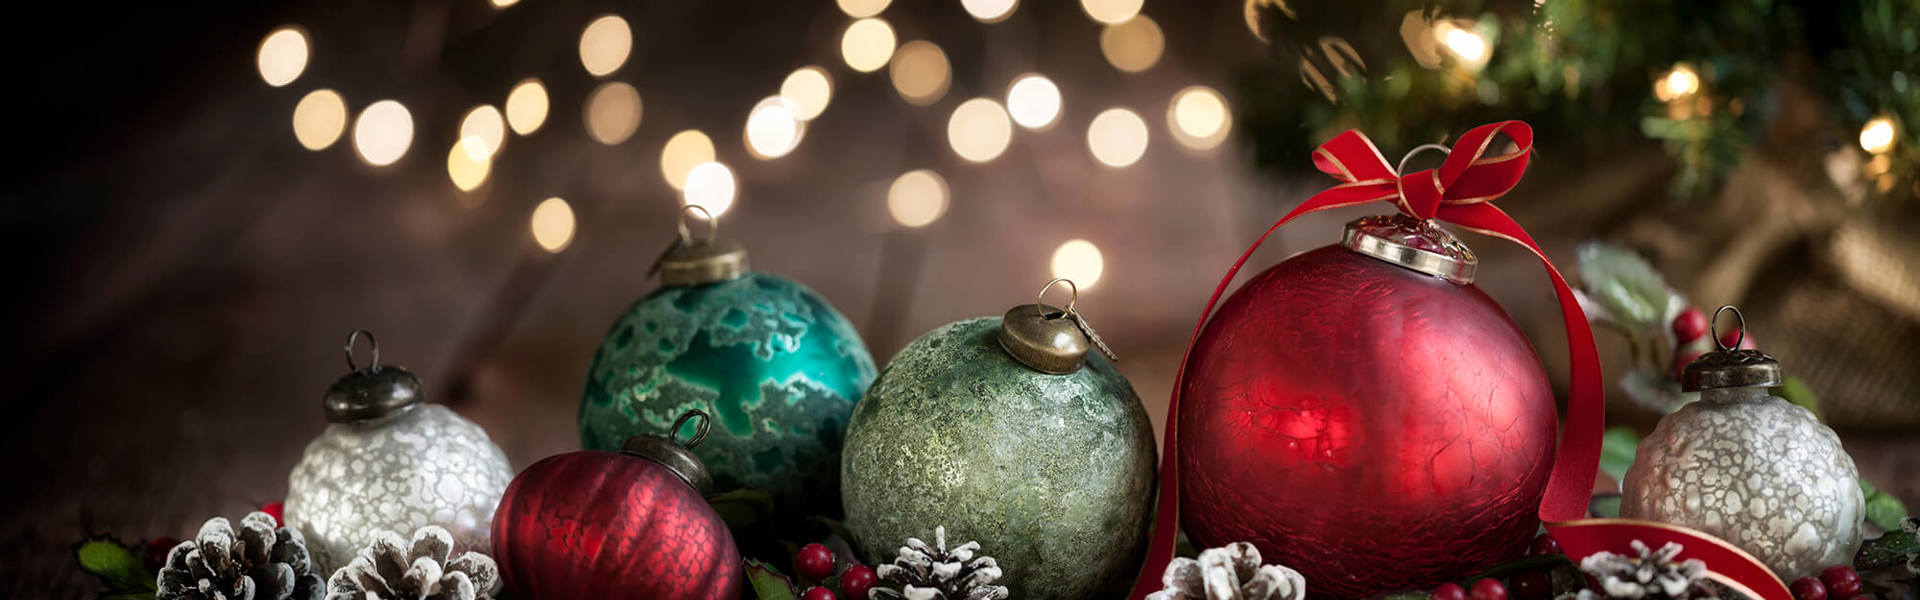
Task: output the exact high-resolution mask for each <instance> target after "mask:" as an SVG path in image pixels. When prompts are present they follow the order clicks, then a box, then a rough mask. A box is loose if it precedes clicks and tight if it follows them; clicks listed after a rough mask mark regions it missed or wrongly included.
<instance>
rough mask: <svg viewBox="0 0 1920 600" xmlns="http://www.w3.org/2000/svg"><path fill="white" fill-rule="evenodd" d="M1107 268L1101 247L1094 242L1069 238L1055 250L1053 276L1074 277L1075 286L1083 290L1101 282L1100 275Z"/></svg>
mask: <svg viewBox="0 0 1920 600" xmlns="http://www.w3.org/2000/svg"><path fill="white" fill-rule="evenodd" d="M1106 268H1107V265H1106V261H1105V260H1104V259H1102V258H1101V257H1100V247H1099V246H1095V245H1093V242H1089V241H1086V240H1081V239H1072V240H1067V242H1066V243H1064V244H1060V247H1059V248H1058V249H1055V250H1054V251H1053V276H1054V277H1065V278H1067V279H1072V280H1073V286H1074V287H1075V288H1077V289H1079V290H1080V291H1083V292H1084V291H1087V290H1089V289H1092V288H1093V286H1094V284H1097V283H1100V275H1101V274H1102V273H1103V272H1104V271H1106Z"/></svg>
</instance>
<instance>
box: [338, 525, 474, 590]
mask: <svg viewBox="0 0 1920 600" xmlns="http://www.w3.org/2000/svg"><path fill="white" fill-rule="evenodd" d="M452 553H453V534H451V533H447V530H446V529H442V528H440V527H439V526H437V525H428V526H426V527H422V528H420V530H419V531H415V532H413V542H412V543H408V542H407V541H406V540H404V539H402V538H401V537H400V534H398V533H394V532H391V531H382V532H380V533H377V534H374V537H373V543H372V544H369V545H368V546H367V547H365V548H361V549H360V554H359V555H358V556H355V557H354V559H353V562H350V563H347V566H344V567H341V568H340V570H338V571H334V572H333V577H330V578H328V579H327V598H326V600H491V599H492V598H493V593H494V591H495V590H497V589H498V588H499V587H500V568H499V567H498V566H496V565H494V563H493V559H492V558H490V557H488V556H487V555H485V554H481V553H479V552H466V553H462V554H461V555H459V556H452V557H451V558H452V560H448V558H449V557H450V556H451V555H452Z"/></svg>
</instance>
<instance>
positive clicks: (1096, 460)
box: [841, 305, 1155, 600]
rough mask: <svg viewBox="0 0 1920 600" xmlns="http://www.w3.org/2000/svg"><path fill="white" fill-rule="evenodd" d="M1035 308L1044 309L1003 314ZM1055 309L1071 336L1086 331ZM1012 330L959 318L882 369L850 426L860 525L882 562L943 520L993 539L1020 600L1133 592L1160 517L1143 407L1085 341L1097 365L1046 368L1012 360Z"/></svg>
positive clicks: (853, 525) (852, 494)
mask: <svg viewBox="0 0 1920 600" xmlns="http://www.w3.org/2000/svg"><path fill="white" fill-rule="evenodd" d="M1022 308H1024V309H1026V310H1028V311H1034V310H1035V306H1034V305H1027V306H1025V307H1021V308H1016V309H1015V311H1010V312H1009V313H1008V316H1007V317H1006V318H1007V319H1009V320H1012V319H1013V318H1014V315H1015V313H1016V312H1018V311H1020V310H1021V309H1022ZM1035 314H1039V313H1037V312H1036V313H1035ZM1055 314H1056V315H1057V314H1058V313H1057V312H1056V313H1055ZM1055 320H1056V324H1058V325H1061V326H1062V327H1064V328H1067V330H1065V331H1056V332H1055V333H1057V334H1058V337H1060V338H1062V339H1065V338H1067V337H1070V336H1071V335H1078V330H1072V329H1071V328H1072V327H1073V325H1072V324H1071V321H1072V319H1069V318H1059V317H1057V316H1056V317H1055ZM1001 330H1002V319H997V318H979V319H970V320H966V321H960V322H957V323H953V324H949V325H947V326H945V327H941V328H939V329H936V330H934V331H933V332H931V333H928V334H926V335H925V336H922V337H921V338H920V339H918V340H914V342H913V343H912V344H909V345H908V346H907V347H906V348H905V349H903V350H901V351H900V354H899V355H897V356H895V357H894V358H893V361H892V362H890V363H888V365H887V368H886V370H885V371H882V372H881V373H880V378H879V380H877V381H875V382H874V384H873V387H872V388H870V389H868V390H867V396H866V397H865V398H864V399H862V400H861V402H860V406H859V407H858V408H857V409H855V411H854V415H853V422H852V423H851V424H850V425H849V426H848V430H847V446H846V457H845V460H844V461H843V462H842V463H841V490H842V494H843V497H844V501H845V502H846V509H847V521H846V524H847V527H848V528H849V529H850V530H851V531H852V532H853V535H854V537H855V538H856V540H857V541H858V542H859V544H860V547H861V548H862V550H863V551H864V552H865V553H866V557H865V558H866V559H867V561H868V562H869V563H870V564H884V563H886V562H888V561H889V560H891V558H892V556H893V553H894V551H895V549H896V548H899V547H901V546H903V545H905V543H906V540H907V538H909V537H913V538H920V539H922V540H931V539H933V533H934V527H936V526H945V527H946V528H947V537H948V538H949V539H958V540H976V541H978V542H980V544H981V545H982V548H983V550H982V552H983V553H985V554H986V555H989V556H993V557H994V558H995V559H996V560H997V561H998V562H999V566H1000V568H1001V569H1002V570H1004V572H1005V577H1004V578H1003V579H1001V580H1000V581H998V582H996V583H999V584H1003V585H1006V586H1007V587H1008V588H1009V591H1011V592H1012V597H1014V598H1022V599H1032V600H1043V599H1048V598H1074V599H1079V598H1110V597H1120V596H1122V595H1124V594H1125V593H1126V590H1127V588H1128V586H1129V584H1131V583H1132V580H1133V577H1134V575H1135V573H1136V571H1137V569H1138V568H1139V565H1140V561H1141V560H1142V556H1143V555H1144V552H1145V550H1146V542H1147V528H1148V526H1149V525H1150V521H1151V518H1150V517H1151V515H1150V508H1151V506H1152V502H1153V481H1154V458H1155V453H1154V442H1153V427H1152V424H1151V423H1150V422H1149V421H1148V420H1147V413H1146V410H1145V409H1144V408H1143V407H1141V406H1140V398H1139V396H1137V395H1135V394H1134V391H1133V386H1132V385H1131V384H1129V383H1127V380H1126V378H1124V377H1121V376H1120V374H1119V373H1118V372H1116V371H1115V370H1114V368H1113V364H1112V363H1110V362H1108V360H1107V359H1106V358H1104V357H1101V356H1099V355H1098V354H1087V353H1086V352H1085V350H1086V345H1085V341H1086V339H1085V338H1080V339H1079V340H1078V341H1077V342H1076V343H1078V344H1079V346H1078V347H1079V353H1081V354H1083V355H1085V356H1084V364H1077V363H1076V364H1071V365H1069V368H1072V369H1073V370H1072V372H1068V373H1065V374H1048V373H1043V372H1041V371H1040V370H1038V368H1036V367H1033V366H1029V364H1027V363H1023V362H1022V360H1024V359H1022V360H1016V358H1015V357H1014V356H1012V355H1010V354H1009V351H1012V350H1016V349H1015V348H1013V347H1011V346H1003V344H1007V343H1008V342H1006V341H1003V340H1002V339H1001V336H1002V332H1001ZM1049 335H1051V334H1049ZM1056 358H1057V357H1056ZM1036 364H1038V363H1036ZM1039 368H1049V367H1046V366H1042V367H1039ZM1051 370H1055V371H1059V370H1064V369H1051Z"/></svg>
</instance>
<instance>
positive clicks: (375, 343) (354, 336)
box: [342, 315, 1718, 373]
mask: <svg viewBox="0 0 1920 600" xmlns="http://www.w3.org/2000/svg"><path fill="white" fill-rule="evenodd" d="M1716 316H1718V315H1716ZM363 335H364V336H367V347H368V348H369V349H370V350H372V353H373V362H370V363H367V369H368V370H371V371H373V372H376V373H377V372H379V371H380V341H379V340H376V339H373V332H371V331H367V330H365V329H355V330H353V333H349V334H347V345H346V346H345V347H344V348H342V350H345V351H346V353H347V370H348V371H358V370H360V366H359V365H355V364H354V363H353V344H354V342H358V341H360V336H363Z"/></svg>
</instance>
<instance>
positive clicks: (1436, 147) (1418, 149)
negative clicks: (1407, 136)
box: [1393, 144, 1453, 175]
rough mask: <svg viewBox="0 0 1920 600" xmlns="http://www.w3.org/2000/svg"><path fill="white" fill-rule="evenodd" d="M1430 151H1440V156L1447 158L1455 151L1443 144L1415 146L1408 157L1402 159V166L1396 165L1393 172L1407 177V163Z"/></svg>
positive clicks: (1408, 153) (1408, 152)
mask: <svg viewBox="0 0 1920 600" xmlns="http://www.w3.org/2000/svg"><path fill="white" fill-rule="evenodd" d="M1428 150H1439V151H1440V154H1442V155H1445V156H1452V155H1453V150H1452V149H1450V148H1447V147H1446V146H1445V145H1443V144H1421V145H1418V146H1414V147H1413V149H1412V150H1408V151H1407V154H1406V156H1402V157H1400V164H1398V165H1394V167H1393V170H1394V171H1396V172H1399V173H1400V174H1402V175H1405V174H1406V173H1407V161H1409V160H1413V157H1415V156H1419V155H1420V153H1421V152H1425V151H1428Z"/></svg>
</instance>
